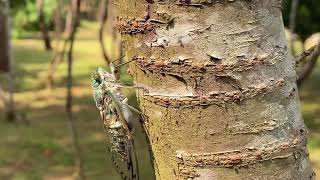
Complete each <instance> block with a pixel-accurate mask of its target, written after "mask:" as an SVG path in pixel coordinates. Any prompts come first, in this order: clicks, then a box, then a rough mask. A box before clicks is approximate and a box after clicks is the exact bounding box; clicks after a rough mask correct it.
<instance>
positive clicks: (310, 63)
mask: <svg viewBox="0 0 320 180" xmlns="http://www.w3.org/2000/svg"><path fill="white" fill-rule="evenodd" d="M319 55H320V41H319V42H318V45H316V46H315V49H314V51H313V52H312V53H311V55H310V56H308V57H307V60H306V61H307V63H306V65H305V66H304V67H303V69H302V71H301V73H300V74H299V76H298V80H297V84H298V87H301V85H302V83H303V82H304V81H305V80H306V79H307V78H308V77H309V76H310V75H311V73H312V71H313V69H314V67H315V65H316V63H317V60H318V58H319Z"/></svg>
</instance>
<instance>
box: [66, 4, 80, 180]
mask: <svg viewBox="0 0 320 180" xmlns="http://www.w3.org/2000/svg"><path fill="white" fill-rule="evenodd" d="M70 4H71V5H70V6H71V9H72V10H71V12H72V18H71V24H72V26H71V29H70V35H69V37H67V40H66V42H65V44H67V42H69V48H68V77H67V101H66V112H67V119H68V122H69V127H70V131H71V135H72V143H73V149H74V153H75V156H74V158H75V165H76V174H77V178H76V179H79V180H84V179H85V173H84V167H83V161H82V156H81V148H80V144H79V136H78V132H77V128H76V122H75V119H74V117H73V112H72V104H73V96H72V86H73V77H72V69H73V68H72V67H73V46H74V40H75V35H76V32H77V28H78V26H79V21H80V4H81V0H71V2H70Z"/></svg>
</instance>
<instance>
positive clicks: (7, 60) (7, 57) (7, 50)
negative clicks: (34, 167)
mask: <svg viewBox="0 0 320 180" xmlns="http://www.w3.org/2000/svg"><path fill="white" fill-rule="evenodd" d="M9 15H10V5H9V1H8V0H0V72H1V71H3V72H6V73H8V74H7V76H6V78H7V82H8V88H7V89H8V90H7V91H8V93H4V92H3V90H2V89H1V87H0V91H1V92H2V93H1V94H0V96H2V99H3V100H4V104H5V110H6V119H7V120H8V121H9V122H13V121H15V120H16V112H15V105H14V96H13V93H14V92H13V91H14V72H13V57H12V53H11V44H10V16H9Z"/></svg>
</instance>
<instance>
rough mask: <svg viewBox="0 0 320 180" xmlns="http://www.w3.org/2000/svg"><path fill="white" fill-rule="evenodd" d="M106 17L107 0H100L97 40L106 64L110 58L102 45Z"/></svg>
mask: <svg viewBox="0 0 320 180" xmlns="http://www.w3.org/2000/svg"><path fill="white" fill-rule="evenodd" d="M107 19H108V0H101V2H100V13H99V20H100V29H99V42H100V46H101V51H102V55H103V57H104V60H105V62H106V65H109V63H110V62H111V61H110V58H109V56H108V53H107V50H106V47H105V45H104V26H105V24H106V22H107Z"/></svg>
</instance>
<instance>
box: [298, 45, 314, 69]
mask: <svg viewBox="0 0 320 180" xmlns="http://www.w3.org/2000/svg"><path fill="white" fill-rule="evenodd" d="M316 47H317V45H315V46H312V47H311V48H309V49H307V50H305V51H303V53H301V54H300V55H299V56H298V57H296V59H295V61H294V62H295V64H296V66H298V65H299V64H300V63H301V62H303V60H305V58H306V57H308V56H310V55H311V53H312V52H314V50H315V49H316Z"/></svg>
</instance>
